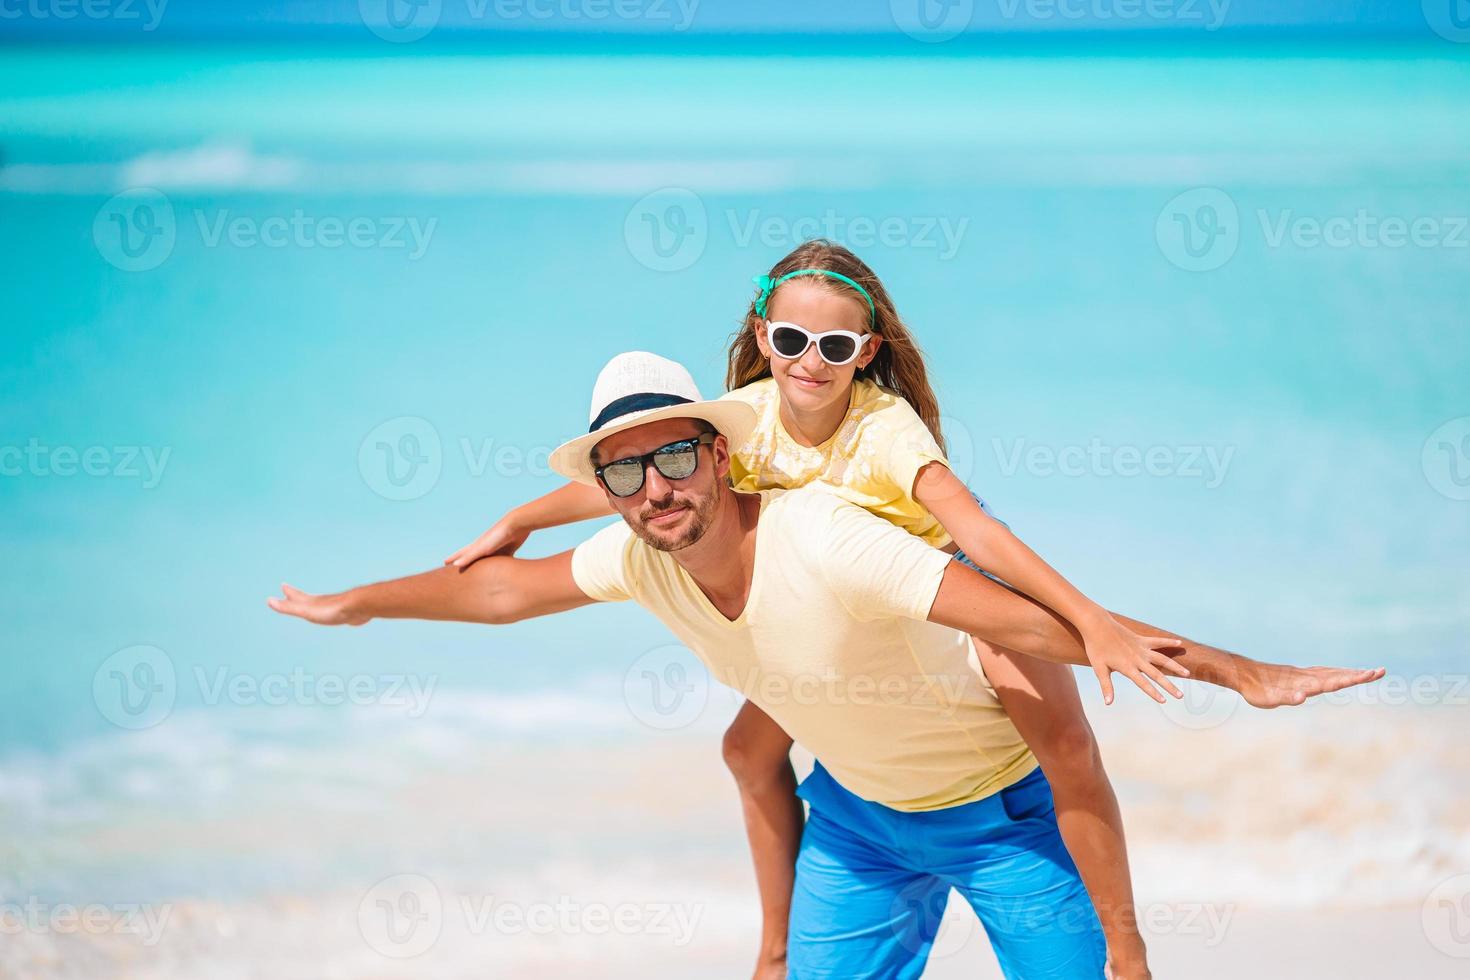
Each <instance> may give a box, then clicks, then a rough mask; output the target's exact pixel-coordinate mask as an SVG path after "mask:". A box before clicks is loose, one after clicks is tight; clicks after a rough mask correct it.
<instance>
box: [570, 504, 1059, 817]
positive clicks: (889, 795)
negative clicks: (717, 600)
mask: <svg viewBox="0 0 1470 980" xmlns="http://www.w3.org/2000/svg"><path fill="white" fill-rule="evenodd" d="M760 496H761V511H760V519H759V521H758V523H757V525H756V531H755V535H756V538H755V541H756V543H755V569H754V573H753V576H752V579H751V586H750V596H749V599H748V600H747V602H746V605H745V609H744V610H743V611H742V612H741V614H740V616H739V617H738V618H737V619H734V620H730V619H726V618H725V616H724V615H723V614H722V613H721V612H720V611H719V610H718V609H716V608H715V606H714V604H713V603H711V602H710V601H709V599H708V597H706V596H705V594H704V593H703V592H702V591H700V589H699V586H698V585H696V584H695V582H694V579H693V578H692V577H691V576H690V575H689V573H688V572H686V571H685V570H684V568H683V567H682V566H681V565H679V564H678V562H676V561H675V560H674V558H673V556H671V555H670V554H668V553H667V552H662V551H659V550H657V549H655V548H652V547H650V546H649V545H647V544H645V543H644V542H643V541H642V540H641V539H640V538H638V537H637V536H636V535H634V534H633V532H632V530H631V529H630V528H629V527H628V526H627V525H626V524H625V523H623V522H622V521H619V522H618V523H616V524H613V525H612V526H610V527H607V528H604V529H603V530H602V531H600V532H598V533H597V534H596V535H594V536H593V537H592V538H590V539H588V540H587V541H584V542H582V544H580V545H578V546H577V549H576V550H575V551H574V552H573V555H572V576H573V578H574V579H575V580H576V583H577V587H578V588H580V589H581V590H582V591H583V592H584V593H585V594H586V595H587V596H589V597H590V598H592V599H597V600H600V601H603V602H617V601H621V600H625V599H632V600H634V601H635V602H637V603H638V604H639V605H641V606H643V607H644V608H646V609H648V610H649V611H650V612H652V613H653V614H654V615H655V616H657V617H658V618H659V619H660V620H662V621H663V622H664V623H665V625H667V626H668V627H669V629H670V630H672V631H673V632H674V634H675V635H676V636H677V637H679V639H680V640H681V641H682V642H683V643H684V644H685V645H686V646H688V647H689V649H690V650H691V651H693V652H694V654H695V655H696V656H698V657H699V658H700V659H701V660H702V661H703V662H704V663H705V665H706V666H707V667H708V668H709V670H710V672H711V675H712V676H713V678H714V679H715V680H717V681H719V682H720V683H723V684H726V685H728V686H730V687H733V688H735V689H736V690H738V691H739V692H741V693H742V694H744V695H745V697H747V698H748V699H749V700H751V701H752V702H754V703H755V704H756V705H758V706H760V707H761V708H762V709H764V710H765V712H766V713H767V714H769V715H770V716H771V717H772V718H774V719H775V720H776V722H777V724H779V725H780V726H781V727H782V728H784V729H785V730H786V732H787V734H789V735H790V736H791V737H792V738H794V739H795V740H796V741H798V742H800V743H801V745H802V746H803V747H804V748H806V749H807V750H808V751H810V752H812V754H814V755H815V756H816V757H817V758H818V759H820V760H821V762H822V765H824V766H825V767H826V768H827V770H828V771H829V772H830V773H831V774H832V776H833V777H834V778H835V779H836V780H837V781H838V782H839V783H841V784H842V785H843V786H844V787H846V788H847V789H848V790H850V791H851V792H853V793H856V794H857V795H858V796H860V797H862V798H863V799H866V800H872V801H874V802H877V803H882V804H884V805H885V806H889V807H892V808H894V809H896V810H908V811H921V810H937V809H943V808H946V807H951V806H958V805H960V804H962V803H969V802H972V801H974V800H978V799H981V798H983V797H986V796H990V795H991V794H993V793H996V792H998V791H999V790H1002V789H1004V788H1005V787H1006V786H1009V785H1010V784H1012V783H1014V782H1016V781H1017V780H1019V779H1021V778H1022V777H1023V776H1025V775H1027V774H1028V773H1030V772H1031V770H1032V769H1033V768H1035V766H1036V760H1035V758H1034V757H1033V756H1032V755H1031V752H1030V750H1029V749H1028V748H1027V747H1026V744H1025V742H1023V741H1022V740H1021V736H1020V735H1019V734H1018V733H1017V731H1016V729H1015V726H1014V725H1012V724H1011V720H1010V718H1009V717H1007V715H1006V713H1005V711H1004V709H1002V708H1001V706H1000V703H999V701H998V700H997V699H996V697H995V692H994V690H993V689H991V687H990V686H989V684H988V683H987V682H986V680H985V675H984V673H983V672H982V671H981V669H980V665H979V663H978V659H977V658H976V657H975V655H974V648H973V647H972V646H971V644H970V639H969V637H968V636H966V635H965V634H964V633H962V632H959V631H957V630H953V629H949V628H948V627H945V626H940V625H937V624H935V623H930V622H928V621H927V617H928V615H929V609H930V607H931V606H932V605H933V603H934V597H935V595H936V594H937V593H938V591H939V583H940V581H941V580H942V579H943V577H944V574H945V569H946V568H947V567H948V565H949V564H950V556H949V555H947V554H945V553H944V552H942V551H937V550H935V549H934V548H931V547H930V546H929V545H927V544H925V543H924V542H923V541H922V540H920V539H919V538H917V537H915V536H914V535H912V534H910V533H908V532H907V531H904V530H901V529H900V528H898V527H896V526H894V525H893V524H891V523H889V522H888V521H886V520H884V519H883V518H880V517H877V516H875V515H873V514H871V513H869V512H868V511H866V510H864V509H863V508H860V507H858V506H855V505H854V504H852V503H850V502H848V501H847V500H845V499H843V498H842V497H840V496H839V495H838V494H836V493H834V492H833V491H832V489H831V488H830V487H826V486H823V485H821V484H817V485H813V486H811V487H807V488H804V489H800V490H793V491H779V490H771V491H765V492H762V493H761V495H760Z"/></svg>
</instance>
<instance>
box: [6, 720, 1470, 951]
mask: <svg viewBox="0 0 1470 980" xmlns="http://www.w3.org/2000/svg"><path fill="white" fill-rule="evenodd" d="M542 707H543V709H544V708H545V706H544V705H543V706H542ZM503 708H504V705H503V704H502V705H499V707H498V708H497V707H496V706H495V705H492V704H479V705H478V707H477V706H476V704H474V703H459V704H454V703H450V702H447V701H446V702H445V703H441V704H436V710H434V711H431V712H430V713H429V714H428V715H427V716H426V719H436V718H437V719H438V722H439V723H438V724H437V725H434V724H425V720H424V719H420V720H419V721H418V722H416V723H415V724H414V725H412V726H408V727H403V726H401V725H398V724H395V723H392V722H385V721H384V720H383V719H381V718H378V719H372V720H368V721H364V720H363V719H359V720H358V722H357V723H355V724H354V726H353V728H352V730H351V731H348V732H341V733H338V736H339V737H340V739H341V741H340V743H329V744H325V745H319V746H318V747H317V748H316V749H315V757H314V758H310V757H306V756H303V755H302V754H300V753H297V754H295V755H292V754H290V753H281V752H278V751H276V750H275V749H273V748H271V747H270V746H269V745H268V744H264V742H265V737H264V735H263V734H262V733H261V731H260V730H258V729H257V730H251V731H246V730H241V731H238V732H236V733H234V735H233V736H232V737H226V736H225V734H224V733H223V732H221V731H219V730H218V729H217V728H211V729H201V730H200V731H199V732H197V733H196V737H194V738H192V739H184V740H178V739H177V736H178V734H179V730H178V729H175V730H174V741H173V742H172V743H171V744H172V746H173V747H172V748H171V749H170V750H169V751H168V752H160V751H159V746H158V745H156V744H147V743H145V742H140V741H136V740H134V741H122V742H108V743H98V744H94V745H92V746H91V747H90V748H89V749H88V750H87V751H86V752H81V753H78V754H76V755H74V756H73V757H71V758H70V760H69V761H68V763H67V764H68V765H69V766H70V769H69V770H67V771H66V772H64V773H63V774H61V775H59V776H58V775H57V774H56V773H52V778H50V779H49V780H42V779H30V780H29V781H28V777H27V773H26V771H25V770H24V768H23V767H17V766H14V765H12V766H10V767H8V768H7V769H6V770H5V772H4V774H3V777H0V778H3V781H4V786H5V788H6V789H7V790H8V793H7V798H8V799H9V800H10V801H11V810H10V812H9V814H8V817H9V818H10V820H11V821H12V823H13V824H16V825H19V826H21V827H22V828H23V829H26V830H27V838H28V839H29V840H31V841H33V842H34V844H35V846H34V847H33V848H32V849H30V850H29V851H28V852H27V853H26V854H25V855H24V856H23V857H22V858H20V860H19V865H18V866H19V868H20V870H21V871H25V872H28V873H29V877H31V878H32V879H34V880H39V878H40V877H42V876H41V874H40V869H42V868H44V869H46V874H47V875H49V879H47V880H46V881H45V882H43V883H44V884H46V886H47V887H46V888H44V889H42V888H39V887H37V888H33V889H32V891H33V892H34V893H35V894H36V896H37V897H38V898H39V900H40V901H41V906H40V908H39V910H37V909H32V910H31V911H30V912H23V910H19V909H17V908H14V907H9V908H8V910H7V913H6V914H7V918H6V920H5V927H6V933H7V934H6V938H5V941H4V942H3V943H0V975H3V976H6V977H12V976H14V977H25V978H38V980H41V978H66V980H82V978H87V980H91V978H94V977H98V976H111V977H119V978H136V980H184V978H187V980H199V978H213V977H226V978H234V977H240V978H245V977H257V976H259V977H272V978H295V977H301V978H306V977H314V978H321V977H344V978H348V977H350V978H379V977H381V978H390V977H404V978H408V977H434V978H436V980H444V978H456V977H466V978H469V977H477V978H479V977H487V976H492V977H499V976H505V977H521V976H527V975H529V974H531V973H533V972H534V973H536V974H538V975H543V976H548V977H552V976H572V975H578V976H585V975H593V974H595V975H597V976H599V977H649V976H668V977H687V976H712V977H724V976H729V977H739V976H741V975H742V974H743V973H744V972H745V970H746V969H747V967H748V965H749V960H750V957H751V955H752V952H753V950H754V944H755V936H756V924H757V918H756V896H755V889H754V885H753V881H752V880H751V875H750V872H749V870H748V868H747V863H746V862H747V859H746V856H745V852H744V841H743V837H742V834H741V827H740V821H739V814H738V810H737V807H736V801H735V793H734V789H733V786H732V784H731V782H730V780H729V778H728V777H727V776H726V774H725V773H724V770H723V768H722V766H721V763H720V761H719V756H718V731H719V718H718V717H715V716H713V715H712V716H711V717H710V718H708V719H706V721H705V722H702V723H700V724H697V725H696V726H694V727H693V728H691V729H688V730H685V731H683V732H680V733H676V734H669V733H652V732H648V731H646V730H645V731H634V732H628V731H624V730H618V731H614V730H613V729H614V728H616V727H617V724H616V723H615V721H614V719H615V717H616V716H615V714H614V715H607V716H602V720H598V719H599V716H597V715H596V713H595V712H593V711H591V710H587V711H583V712H582V714H583V715H584V718H583V722H584V728H583V730H581V731H580V732H579V731H578V730H577V729H576V728H571V729H569V733H568V734H567V735H566V736H565V737H563V738H561V739H560V740H559V741H555V742H553V741H550V740H543V741H542V746H541V747H540V748H538V749H534V750H528V749H527V748H526V745H528V744H534V741H535V740H529V739H527V738H525V736H524V733H522V734H521V735H520V736H519V737H517V738H508V737H507V736H506V735H505V733H503V732H502V733H500V734H496V733H495V732H493V731H491V730H489V729H487V728H485V727H483V726H484V725H489V724H490V722H489V721H488V719H491V718H492V717H493V716H496V715H497V714H498V716H499V717H501V718H502V719H503V718H504V716H505V713H504V711H503V710H502V709H503ZM1091 713H1092V715H1093V717H1094V719H1095V721H1096V722H1097V725H1098V728H1099V732H1100V737H1101V739H1102V741H1103V743H1104V753H1105V755H1106V757H1107V760H1108V763H1109V767H1110V770H1111V772H1112V774H1113V778H1114V781H1115V783H1116V784H1117V786H1118V788H1119V793H1120V796H1121V797H1122V800H1123V805H1124V812H1125V817H1126V818H1127V820H1128V827H1129V835H1130V842H1131V848H1132V857H1133V863H1134V873H1135V879H1136V882H1137V891H1138V897H1139V902H1140V904H1141V907H1142V910H1143V912H1142V914H1143V917H1144V919H1145V921H1146V922H1147V923H1148V926H1147V931H1148V934H1149V936H1150V940H1151V948H1152V951H1153V961H1154V965H1155V969H1156V975H1157V976H1159V977H1188V978H1215V977H1220V978H1225V977H1232V978H1234V977H1240V976H1257V977H1318V976H1320V977H1335V978H1354V977H1362V978H1369V977H1372V978H1379V977H1385V976H1409V977H1415V978H1426V980H1432V978H1438V977H1445V978H1449V977H1458V976H1464V975H1465V971H1466V969H1467V968H1470V942H1462V941H1460V937H1461V936H1464V937H1467V938H1470V916H1465V915H1464V911H1465V909H1464V907H1456V906H1454V905H1452V904H1446V903H1438V904H1436V903H1434V902H1431V901H1430V892H1431V890H1432V889H1433V887H1434V885H1435V884H1437V883H1439V882H1442V881H1445V880H1447V879H1453V878H1454V876H1455V875H1457V874H1459V873H1461V872H1462V871H1463V870H1464V869H1466V868H1470V819H1467V817H1466V813H1467V810H1466V808H1465V805H1464V804H1465V801H1464V799H1463V794H1464V793H1465V792H1466V790H1465V787H1467V786H1470V779H1467V778H1466V777H1467V772H1466V768H1467V767H1470V760H1467V759H1466V758H1465V757H1464V754H1463V752H1461V751H1460V746H1462V745H1463V744H1464V739H1465V734H1466V727H1467V725H1466V722H1467V719H1466V715H1465V712H1464V711H1463V710H1460V709H1448V708H1441V709H1433V710H1424V709H1412V708H1392V707H1385V706H1366V705H1344V704H1321V705H1315V706H1312V707H1310V708H1309V709H1307V710H1298V711H1295V712H1285V711H1278V712H1273V713H1270V714H1260V713H1255V712H1250V711H1249V709H1245V708H1243V707H1242V708H1241V709H1240V710H1239V711H1237V712H1235V713H1233V714H1231V713H1228V712H1224V711H1219V712H1217V716H1216V717H1217V720H1221V723H1220V724H1216V725H1214V726H1213V727H1207V728H1203V729H1200V730H1191V729H1189V728H1186V727H1182V726H1181V725H1179V724H1175V723H1173V722H1170V721H1168V720H1167V719H1166V718H1164V717H1161V716H1160V715H1159V714H1157V713H1155V712H1153V711H1151V710H1149V709H1147V708H1144V707H1141V706H1135V705H1131V704H1130V705H1120V706H1119V709H1117V710H1114V709H1108V710H1106V711H1105V710H1103V709H1101V708H1100V707H1098V708H1094V709H1092V711H1091ZM1195 721H1198V719H1195ZM181 722H182V723H185V724H187V720H186V719H181ZM476 723H478V724H480V725H481V726H482V727H480V728H479V730H476V728H475V724H476ZM211 724H215V723H213V722H212V723H211ZM604 724H605V725H607V726H611V727H609V728H607V730H599V727H598V726H600V725H604ZM467 725H468V727H466V726H467ZM297 734H298V735H299V733H297ZM799 761H800V760H799ZM1431 773H1432V774H1435V775H1436V778H1435V779H1433V780H1432V781H1431V780H1430V779H1428V778H1426V776H1427V775H1428V774H1431ZM31 775H32V776H35V775H37V774H35V773H32V774H31ZM68 784H70V785H71V786H72V789H73V790H75V788H76V787H77V786H81V785H88V786H89V787H90V789H89V792H91V793H92V794H94V795H100V798H102V799H105V801H106V806H105V810H106V813H107V814H108V815H107V817H106V818H105V819H99V818H98V817H97V816H96V813H101V812H102V811H101V810H98V811H96V812H95V813H94V815H93V816H88V815H87V814H86V813H84V812H82V811H81V810H79V809H78V808H76V807H72V808H70V809H67V808H66V806H65V804H66V800H65V799H64V798H63V796H64V787H66V786H67V785H68ZM58 787H61V788H62V789H58ZM28 794H29V795H28ZM48 794H50V795H49V796H48ZM404 876H407V877H404ZM405 882H407V885H406V886H405ZM425 883H427V885H426V884H425ZM405 888H406V890H407V891H413V890H415V889H418V890H419V892H423V889H424V888H428V889H429V891H430V892H431V893H432V895H431V896H430V895H428V894H427V893H425V894H421V895H420V897H421V898H423V899H424V901H423V902H422V903H421V904H420V905H419V906H417V907H416V908H418V909H419V910H420V911H423V912H424V913H425V918H424V921H425V922H427V923H428V926H429V927H430V928H429V929H428V931H427V932H423V933H421V934H418V938H417V939H416V940H415V941H416V942H417V943H418V944H419V945H418V946H415V945H413V944H409V945H403V944H400V943H399V942H397V940H396V939H395V938H394V937H390V936H386V935H384V934H382V931H381V927H379V926H374V924H373V923H374V922H375V921H377V919H376V918H375V916H376V910H377V909H379V908H380V907H382V903H383V902H385V901H386V902H388V903H389V904H393V903H400V904H401V903H402V902H403V901H404V899H403V894H404V892H405ZM7 892H8V893H9V894H14V893H15V892H14V888H13V887H12V888H10V889H7ZM7 901H9V902H11V903H12V905H14V903H15V901H16V900H15V899H13V898H12V899H7ZM414 901H418V899H414ZM67 903H71V904H75V905H78V906H80V905H84V904H87V903H93V904H96V903H108V905H109V907H110V908H111V909H112V918H111V919H110V920H108V924H107V925H106V927H93V928H90V929H79V928H78V927H77V926H76V925H75V924H70V925H68V920H67V919H66V918H65V917H64V915H63V916H60V917H57V916H56V915H53V913H57V912H64V911H65V908H64V906H65V905H66V904H67ZM135 906H136V908H135ZM951 912H952V914H951V916H950V917H949V918H947V920H946V926H945V928H944V931H942V933H941V936H940V940H939V942H938V944H937V946H936V951H935V956H934V958H933V960H932V961H931V967H930V970H929V973H928V974H927V975H928V976H933V977H938V978H946V977H961V976H964V977H989V976H999V974H998V972H996V968H995V965H994V959H993V957H992V956H991V955H990V952H989V949H988V945H987V943H986V942H985V940H984V937H983V933H982V932H981V930H980V929H979V927H978V923H976V922H975V921H974V919H973V917H972V916H970V915H969V913H968V910H967V909H963V908H959V907H954V906H952V909H951ZM22 914H25V915H28V916H29V919H30V921H29V923H25V922H22V923H21V924H20V926H19V927H18V926H17V918H18V916H20V915H22ZM1426 916H1428V917H1429V918H1427V919H1426ZM1446 917H1448V918H1446ZM1462 920H1463V921H1462ZM1426 923H1428V925H1427V927H1426ZM1457 928H1458V930H1459V931H1458V932H1456V931H1455V929H1457ZM375 929H377V930H378V931H377V932H375V931H374V930H375ZM398 938H401V937H398ZM420 946H421V947H422V948H419V947H420ZM406 952H407V953H412V954H413V955H411V956H410V955H402V954H404V953H406Z"/></svg>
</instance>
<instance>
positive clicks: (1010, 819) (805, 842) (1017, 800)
mask: <svg viewBox="0 0 1470 980" xmlns="http://www.w3.org/2000/svg"><path fill="white" fill-rule="evenodd" d="M797 795H798V796H800V797H801V798H802V799H804V800H806V801H807V802H808V803H809V804H811V814H810V816H809V817H808V819H807V824H806V829H805V830H804V831H803V832H802V836H801V850H800V852H799V854H798V857H797V861H796V887H795V890H794V892H793V894H792V901H791V928H790V936H789V939H788V947H787V964H788V970H789V976H790V977H791V978H792V980H857V978H862V977H867V978H873V980H878V978H882V980H891V978H914V977H918V976H920V975H921V974H922V973H923V972H924V963H925V961H926V960H927V959H928V957H929V951H930V948H931V947H932V946H933V943H934V937H935V935H936V934H937V933H938V931H939V924H940V920H941V918H942V917H943V915H944V908H945V904H946V903H947V902H948V901H949V891H950V889H951V888H957V889H959V892H960V894H961V895H962V896H964V898H965V900H966V901H968V902H969V903H970V906H971V907H972V908H973V909H974V910H975V914H976V915H977V916H979V918H980V921H981V922H982V923H983V924H984V926H985V932H986V935H987V936H988V937H989V938H990V944H991V947H992V948H993V949H994V950H995V956H996V959H997V960H999V961H1000V966H1001V970H1002V971H1003V972H1004V973H1005V975H1006V977H1008V978H1012V980H1043V978H1045V980H1074V978H1075V980H1083V978H1086V980H1097V978H1099V977H1101V976H1102V975H1103V965H1104V963H1105V962H1106V959H1107V948H1106V944H1105V943H1104V941H1103V934H1102V927H1101V925H1100V924H1099V923H1098V919H1097V913H1096V912H1095V911H1093V907H1092V902H1091V900H1090V899H1089V898H1088V896H1087V891H1086V889H1084V888H1083V886H1082V879H1081V877H1080V876H1079V875H1078V874H1077V867H1076V865H1074V864H1073V863H1072V858H1071V856H1070V855H1069V854H1068V853H1067V848H1066V846H1065V845H1064V844H1063V843H1062V837H1061V833H1060V831H1059V830H1058V829H1057V818H1056V810H1055V808H1054V807H1053V805H1052V796H1051V787H1050V786H1049V785H1048V784H1047V781H1046V777H1045V776H1043V775H1042V774H1041V770H1040V769H1035V770H1033V771H1032V772H1031V774H1030V775H1029V776H1026V777H1025V778H1023V779H1022V780H1021V781H1020V782H1017V783H1015V784H1013V785H1011V786H1008V787H1006V788H1005V789H1003V790H1001V791H1000V792H998V793H995V794H993V795H991V796H988V797H985V798H984V799H981V800H976V801H975V802H973V803H965V804H962V805H960V806H955V807H949V808H947V809H943V810H931V811H926V812H924V813H907V812H904V811H900V810H893V809H890V808H889V807H886V806H883V805H881V804H879V803H872V802H869V801H867V800H863V799H859V798H858V797H857V796H854V795H853V794H852V793H850V792H848V791H847V790H846V789H843V788H842V787H841V786H839V785H838V784H837V781H836V780H835V779H833V778H832V776H831V775H830V774H829V773H828V772H827V770H825V769H824V768H822V766H821V764H820V763H818V765H817V767H816V768H815V769H814V770H813V772H812V774H811V775H810V776H808V777H807V778H806V779H805V780H803V781H802V784H801V786H800V788H799V789H798V790H797Z"/></svg>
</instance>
